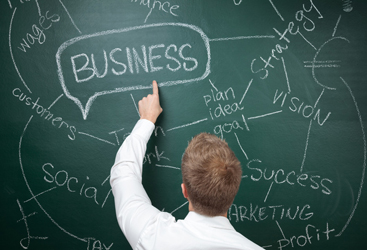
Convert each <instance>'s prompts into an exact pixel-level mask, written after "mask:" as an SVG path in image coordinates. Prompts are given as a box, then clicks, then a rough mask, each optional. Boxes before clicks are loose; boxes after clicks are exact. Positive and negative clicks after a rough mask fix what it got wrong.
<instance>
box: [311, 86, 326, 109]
mask: <svg viewBox="0 0 367 250" xmlns="http://www.w3.org/2000/svg"><path fill="white" fill-rule="evenodd" d="M324 92H325V88H323V89H322V91H321V94H320V95H319V98H317V100H316V102H315V105H314V106H313V107H314V108H316V106H317V104H318V103H319V101H320V99H321V97H322V95H323V94H324Z"/></svg>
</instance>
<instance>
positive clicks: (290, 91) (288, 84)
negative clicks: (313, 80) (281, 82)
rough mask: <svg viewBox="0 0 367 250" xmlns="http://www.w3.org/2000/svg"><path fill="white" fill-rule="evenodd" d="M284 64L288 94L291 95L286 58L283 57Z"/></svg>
mask: <svg viewBox="0 0 367 250" xmlns="http://www.w3.org/2000/svg"><path fill="white" fill-rule="evenodd" d="M282 63H283V69H284V74H285V79H286V80H287V86H288V94H289V93H291V86H290V85H289V79H288V73H287V68H286V67H285V62H284V58H283V57H282Z"/></svg>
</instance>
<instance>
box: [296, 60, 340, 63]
mask: <svg viewBox="0 0 367 250" xmlns="http://www.w3.org/2000/svg"><path fill="white" fill-rule="evenodd" d="M335 62H341V61H340V60H326V61H303V63H335Z"/></svg>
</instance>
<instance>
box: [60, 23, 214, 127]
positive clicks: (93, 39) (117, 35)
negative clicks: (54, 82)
mask: <svg viewBox="0 0 367 250" xmlns="http://www.w3.org/2000/svg"><path fill="white" fill-rule="evenodd" d="M180 28H181V29H184V32H181V33H177V32H178V31H177V30H178V29H180ZM153 29H156V32H150V33H149V34H153V35H154V39H157V37H158V39H159V37H160V36H159V35H160V32H161V33H162V34H164V35H165V37H163V38H162V39H163V40H164V41H162V42H166V40H167V39H168V40H170V39H176V43H179V42H180V41H179V42H177V39H185V38H187V37H190V39H192V37H195V36H196V37H200V40H202V41H203V44H201V45H198V43H197V42H195V43H194V45H191V44H189V43H184V42H183V43H182V41H181V42H180V44H179V45H175V44H171V45H168V46H166V45H165V44H163V43H160V44H156V45H152V46H149V47H148V49H147V46H145V45H141V44H142V40H143V42H149V41H150V37H149V35H148V36H146V31H147V30H150V31H152V30H153ZM170 29H171V30H172V33H174V34H169V33H168V34H167V30H170ZM191 31H194V34H191V35H190V32H191ZM144 32H145V33H144ZM130 33H134V34H135V36H131V37H135V38H136V37H138V38H141V37H143V38H144V39H135V40H134V41H124V40H127V39H130V36H129V34H130ZM139 33H142V34H139ZM182 33H184V34H183V35H182V36H183V37H181V34H182ZM191 33H192V32H191ZM136 34H138V35H140V37H139V36H137V35H136ZM188 34H189V35H188ZM102 38H103V39H102ZM136 40H139V41H138V42H137V41H136ZM106 41H108V42H109V44H110V41H113V45H112V47H115V48H114V49H112V50H111V51H110V52H109V53H107V52H106V50H105V49H104V48H102V51H103V53H102V54H103V58H104V63H102V64H101V63H99V64H98V61H97V62H96V61H95V58H94V57H95V55H94V54H91V56H90V57H91V59H89V54H87V53H79V54H75V52H74V51H75V49H77V50H78V51H79V52H80V50H83V51H85V50H88V48H89V47H91V48H92V49H95V47H96V44H97V46H98V44H101V47H103V46H105V44H107V42H106ZM121 41H123V42H122V43H121ZM209 41H210V39H209V38H208V37H207V36H206V35H205V33H204V32H203V31H202V30H201V29H200V28H198V27H197V26H194V25H189V24H184V23H159V24H150V25H142V26H135V27H130V28H123V29H113V30H107V31H102V32H98V33H93V34H89V35H82V36H79V37H75V38H72V39H70V40H68V41H66V42H64V43H63V44H62V45H61V46H60V47H59V49H58V51H57V53H56V63H57V73H58V77H59V80H60V84H61V86H62V89H63V91H64V94H65V96H66V97H67V98H69V99H70V100H72V101H73V102H74V103H75V104H76V105H77V106H78V107H79V109H80V110H81V112H82V115H83V119H84V120H86V119H87V116H88V113H89V111H90V108H91V106H92V104H93V102H94V101H95V100H96V98H97V97H98V96H102V95H108V94H113V93H119V92H126V91H133V90H142V89H149V88H151V84H150V82H149V85H141V84H136V85H132V84H131V83H132V82H137V81H138V80H139V77H140V78H142V77H144V78H142V79H145V80H144V81H145V82H146V79H147V78H148V77H147V73H150V74H151V76H150V77H149V78H151V79H152V80H153V79H155V80H157V81H158V82H159V84H158V86H159V87H166V86H173V85H179V84H184V83H189V82H195V81H200V80H203V79H205V78H206V77H207V76H208V75H209V73H210V60H211V56H210V46H209ZM119 42H120V43H119ZM83 43H84V44H83ZM124 43H125V44H124ZM126 43H128V45H132V46H135V44H136V43H140V46H139V47H138V48H139V49H135V48H136V47H137V46H135V47H134V48H131V46H130V47H126V49H125V50H126V54H127V56H126V58H127V62H126V63H122V62H121V61H119V60H117V59H116V58H115V54H119V53H120V54H121V53H122V52H124V53H125V50H123V49H121V48H122V47H125V46H126ZM90 44H93V46H90ZM71 45H73V46H71ZM88 45H89V46H88ZM106 46H107V45H106ZM109 46H110V47H111V44H110V45H109ZM70 47H72V48H73V49H74V50H71V49H69V48H70ZM199 47H200V49H199ZM68 49H69V50H68ZM89 49H90V48H89ZM140 50H141V51H143V52H141V51H140ZM147 50H148V52H146V51H147ZM162 50H165V55H164V56H163V55H157V54H155V55H153V53H157V51H162ZM195 50H196V51H195ZM192 51H194V52H195V53H196V54H198V52H200V53H201V54H205V60H204V61H205V62H204V63H203V62H202V61H203V60H202V58H203V56H201V57H200V59H198V58H194V57H192V55H191V54H190V56H187V53H188V52H192ZM117 52H118V53H117ZM138 53H140V54H143V55H140V56H138ZM169 53H177V54H178V55H179V57H180V59H184V60H186V61H183V62H180V61H179V60H178V59H177V58H173V57H172V56H170V55H169ZM184 53H186V54H185V55H184ZM99 54H100V53H99ZM147 54H148V56H147ZM108 55H109V59H110V60H112V61H113V62H114V63H115V64H114V66H120V71H118V70H116V69H115V68H112V69H111V72H113V74H112V73H110V71H108V69H109V68H108V63H107V61H108V58H107V57H108ZM162 57H165V58H162ZM68 59H70V60H68ZM162 59H164V60H168V59H169V60H170V63H167V64H166V65H160V66H157V65H156V66H154V63H157V61H158V60H162ZM175 59H176V60H175ZM79 61H83V62H84V65H83V66H82V67H81V68H77V67H78V65H77V64H79V65H81V64H80V62H79ZM90 61H91V64H92V66H93V68H91V67H88V65H89V64H90ZM148 62H149V63H148ZM97 64H98V65H97ZM172 64H173V66H172ZM101 65H102V66H103V67H102V68H103V69H104V72H103V73H101V72H99V70H97V68H99V69H100V68H101ZM164 66H165V67H164ZM174 66H175V67H174ZM140 67H142V69H140V74H141V75H139V74H138V73H139V68H140ZM121 68H123V70H122V71H121ZM65 69H66V71H70V74H64V71H65ZM168 69H169V70H168ZM179 69H180V72H179ZM134 70H135V71H134ZM144 70H145V72H144ZM160 70H161V71H162V70H166V71H167V73H165V74H161V75H164V77H170V78H173V79H163V80H160V79H159V78H158V79H156V78H153V77H154V74H155V73H157V71H160ZM102 71H103V70H102ZM71 72H72V73H71ZM87 72H89V75H88V77H86V75H87ZM90 72H92V74H91V73H90ZM198 72H199V73H198ZM67 73H68V72H67ZM187 73H189V75H190V76H192V75H194V76H193V77H192V78H190V79H185V77H186V76H187V75H188V74H187ZM107 74H110V75H109V76H108V77H107V78H105V77H106V75H107ZM195 74H196V75H195ZM71 76H74V78H72V77H71ZM83 77H84V78H83ZM113 77H114V78H113ZM117 77H119V78H117ZM66 78H67V79H66ZM136 78H137V79H138V80H136ZM175 78H177V79H175ZM99 79H102V80H99ZM106 79H113V80H111V81H110V82H109V83H111V82H113V84H112V86H106V82H108V81H106ZM116 79H117V80H116ZM129 79H130V80H129ZM121 80H125V81H126V82H128V83H129V85H128V86H120V85H121V84H124V83H121ZM126 82H125V84H126ZM116 85H118V86H116ZM86 86H87V87H86ZM91 89H92V90H91ZM88 91H89V92H91V93H85V92H88ZM72 92H82V93H81V96H80V97H77V95H78V93H74V94H72ZM82 99H83V100H84V102H85V105H83V100H82Z"/></svg>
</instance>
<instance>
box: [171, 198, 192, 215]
mask: <svg viewBox="0 0 367 250" xmlns="http://www.w3.org/2000/svg"><path fill="white" fill-rule="evenodd" d="M187 203H189V201H186V202H185V203H184V204H182V205H181V206H179V207H178V208H176V209H175V210H173V211H172V212H171V214H173V213H174V212H176V211H177V210H179V209H180V208H182V207H183V206H185V205H186V204H187Z"/></svg>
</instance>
